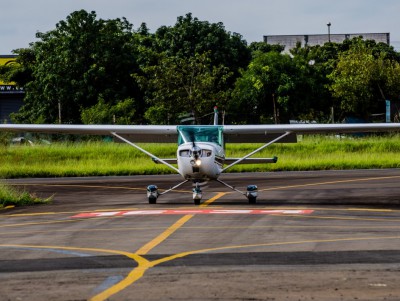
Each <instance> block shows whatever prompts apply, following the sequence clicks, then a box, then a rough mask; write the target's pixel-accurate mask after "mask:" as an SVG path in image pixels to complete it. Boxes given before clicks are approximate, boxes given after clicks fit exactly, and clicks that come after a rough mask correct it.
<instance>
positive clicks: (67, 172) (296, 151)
mask: <svg viewBox="0 0 400 301" xmlns="http://www.w3.org/2000/svg"><path fill="white" fill-rule="evenodd" d="M141 146H142V147H143V148H145V149H146V150H148V151H150V152H151V153H154V154H155V155H157V156H159V157H161V158H174V157H176V145H175V144H164V145H163V144H161V145H157V144H144V145H143V144H142V145H141ZM259 146H261V144H257V145H256V144H241V145H227V149H226V156H227V157H241V156H244V155H246V154H248V153H250V152H251V151H253V150H255V149H256V148H258V147H259ZM271 156H278V158H279V159H278V163H275V164H261V165H247V164H246V165H237V166H235V167H233V168H232V169H230V170H229V172H249V171H260V172H262V171H293V170H328V169H368V168H399V167H400V136H399V135H394V136H380V137H366V138H351V137H350V138H349V137H347V138H337V137H336V136H328V137H326V136H306V137H304V138H303V139H302V140H301V141H299V142H298V143H295V144H274V145H271V146H270V147H268V148H266V149H265V150H263V151H262V152H260V153H258V154H256V155H255V157H271ZM169 173H173V171H172V170H170V169H169V168H168V167H166V166H164V165H161V164H155V163H153V162H152V160H151V159H150V158H149V157H148V156H146V155H144V154H142V153H141V152H139V151H137V150H136V149H134V148H133V147H131V146H129V145H126V144H121V143H112V142H78V143H53V144H50V145H34V146H31V145H9V146H0V178H3V179H5V178H26V177H72V176H107V175H144V174H169ZM50 201H51V198H50V199H45V200H43V199H40V198H37V197H36V196H34V195H31V194H29V193H27V192H24V191H19V190H17V189H15V188H13V187H10V186H8V185H6V184H4V183H1V182H0V208H2V207H3V208H4V207H6V206H10V205H11V206H20V205H30V204H36V203H47V202H50Z"/></svg>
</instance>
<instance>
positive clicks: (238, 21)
mask: <svg viewBox="0 0 400 301" xmlns="http://www.w3.org/2000/svg"><path fill="white" fill-rule="evenodd" d="M80 9H85V10H87V11H89V12H90V11H95V12H96V13H97V17H98V18H102V19H115V18H122V17H126V18H127V19H128V21H129V22H130V23H132V24H133V25H134V27H135V28H137V27H138V26H139V25H140V24H141V23H142V22H145V23H146V24H147V26H148V27H149V28H150V31H151V32H154V31H156V30H157V28H159V27H160V26H162V25H167V26H173V25H174V24H175V22H176V18H177V17H178V16H183V15H185V14H186V13H188V12H191V13H192V14H193V16H194V17H197V18H199V19H200V20H202V21H209V22H212V23H214V22H222V23H223V24H224V25H225V29H226V30H227V31H230V32H237V33H240V34H241V35H242V36H243V38H244V39H245V40H246V41H247V42H248V43H250V42H253V41H262V39H263V35H280V34H319V33H327V31H328V29H327V25H326V24H327V23H328V22H331V23H332V26H331V33H332V34H335V33H366V32H390V37H391V42H392V45H393V46H395V47H396V49H400V17H399V14H400V1H399V0H380V1H376V0H247V1H244V0H212V1H210V0H202V1H199V0H158V1H157V0H113V1H106V0H34V1H32V0H14V1H10V0H7V1H6V0H0V54H11V51H12V50H13V49H16V48H25V47H28V46H29V43H30V42H34V41H36V39H35V33H36V32H37V31H41V32H46V31H48V30H52V29H54V28H55V25H56V23H58V22H59V21H60V20H65V19H66V17H67V16H68V15H69V14H70V13H72V12H73V11H76V10H80Z"/></svg>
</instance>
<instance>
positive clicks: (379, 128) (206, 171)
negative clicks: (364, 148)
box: [0, 109, 400, 205]
mask: <svg viewBox="0 0 400 301" xmlns="http://www.w3.org/2000/svg"><path fill="white" fill-rule="evenodd" d="M0 131H10V132H41V133H68V134H89V135H112V136H114V137H116V138H118V139H120V140H122V141H124V142H126V143H128V144H130V145H131V146H133V147H135V148H136V149H138V150H139V151H141V152H143V153H145V154H146V155H148V156H149V157H151V158H152V159H153V161H154V162H156V163H162V164H165V165H166V166H168V167H169V168H171V169H173V170H174V171H176V172H177V173H178V174H180V175H181V176H182V178H183V179H184V180H183V181H182V182H181V183H178V184H177V185H175V186H174V187H171V188H169V189H167V190H165V191H163V192H159V190H158V187H157V186H156V185H149V186H148V187H147V197H148V200H149V203H150V204H155V203H156V202H157V199H158V197H159V196H160V195H163V194H165V193H167V192H169V191H171V190H174V189H176V188H178V187H179V186H181V185H183V184H185V183H187V182H189V181H192V183H193V185H194V188H193V200H194V203H195V205H198V204H200V201H201V198H202V190H201V183H203V182H207V181H210V180H214V181H217V182H219V183H221V184H222V185H225V186H226V187H228V188H230V189H232V190H234V191H237V192H239V193H241V194H243V195H244V196H246V197H247V199H248V201H249V203H255V202H256V199H257V196H258V191H257V186H256V185H248V186H247V190H246V191H245V192H244V191H240V190H238V189H236V188H235V187H233V186H231V185H229V184H227V183H225V182H223V181H221V180H220V179H219V176H220V175H221V174H222V173H224V172H225V171H226V170H227V169H229V168H231V167H232V166H234V165H236V164H245V163H251V164H257V163H275V162H277V158H276V157H273V158H250V157H251V156H252V155H254V154H256V153H257V152H259V151H261V150H263V149H264V148H266V147H268V146H269V145H271V144H273V143H275V142H278V141H280V142H283V141H285V139H286V141H288V140H287V139H289V140H290V138H291V142H294V141H293V138H294V139H295V137H296V136H295V135H296V134H317V133H351V132H357V133H359V132H389V131H400V123H363V124H281V125H263V124H258V125H218V112H217V110H216V109H215V113H214V125H48V124H46V125H45V124H41V125H39V124H29V125H27V124H0ZM173 141H175V142H176V141H178V150H177V153H176V158H174V159H162V158H159V157H157V156H156V155H154V154H152V153H150V152H148V151H147V150H145V149H143V148H142V147H140V146H139V145H137V143H138V142H155V143H162V142H173ZM226 142H231V143H243V142H247V143H249V142H250V143H259V142H262V143H264V144H263V145H262V146H261V147H259V148H257V149H255V150H254V151H252V152H250V153H249V154H247V155H245V156H244V157H242V158H226V157H225V150H224V146H225V143H226ZM172 164H177V166H178V167H175V166H173V165H172ZM224 164H227V165H226V166H224Z"/></svg>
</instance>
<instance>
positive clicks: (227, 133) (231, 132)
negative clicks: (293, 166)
mask: <svg viewBox="0 0 400 301" xmlns="http://www.w3.org/2000/svg"><path fill="white" fill-rule="evenodd" d="M395 131H399V132H400V123H353V124H347V123H346V124H345V123H341V124H279V125H270V124H260V125H225V126H224V128H223V133H224V137H225V141H226V142H228V143H229V142H231V143H245V142H247V143H249V142H251V143H259V142H265V141H272V140H274V139H276V138H278V137H280V136H281V135H283V134H284V133H290V134H289V135H287V136H285V137H283V139H281V140H279V142H284V143H287V142H296V134H328V133H336V134H342V133H365V132H368V133H370V132H395Z"/></svg>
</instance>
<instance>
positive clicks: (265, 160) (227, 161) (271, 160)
mask: <svg viewBox="0 0 400 301" xmlns="http://www.w3.org/2000/svg"><path fill="white" fill-rule="evenodd" d="M240 159H241V158H225V161H224V163H225V164H232V163H234V162H236V161H238V160H240ZM276 162H278V157H272V158H246V159H244V160H243V161H241V162H240V163H238V164H262V163H276Z"/></svg>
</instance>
